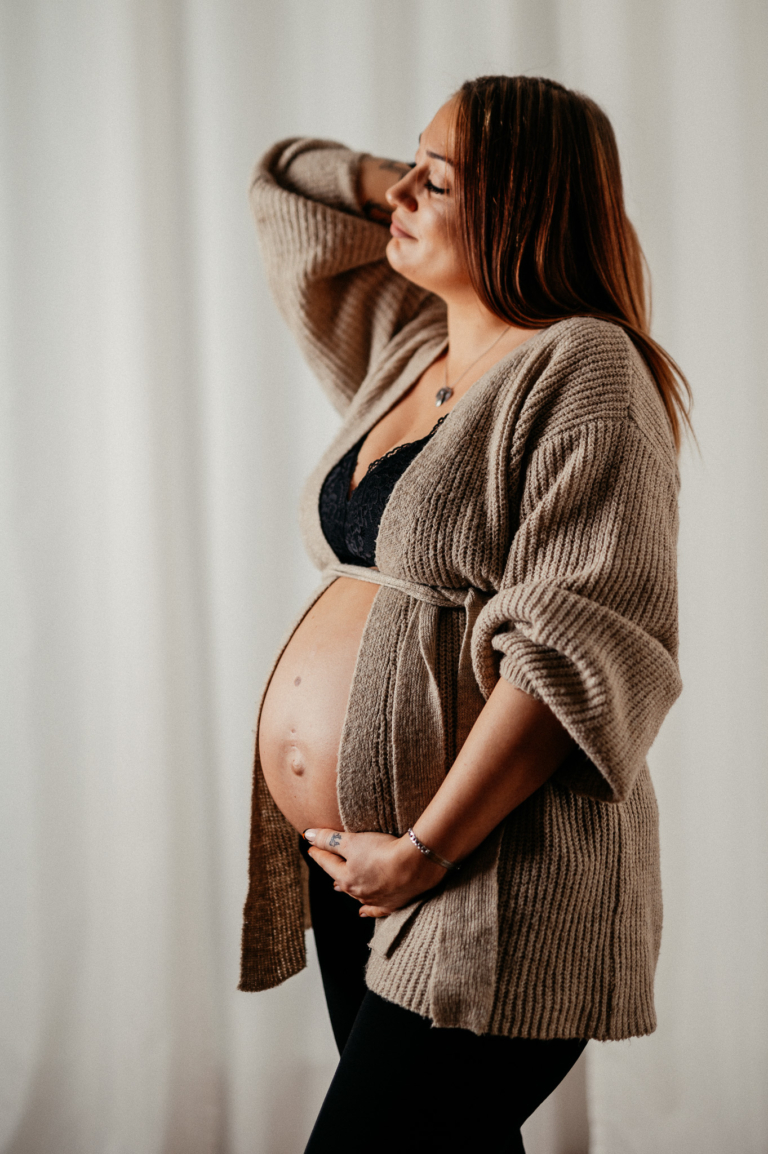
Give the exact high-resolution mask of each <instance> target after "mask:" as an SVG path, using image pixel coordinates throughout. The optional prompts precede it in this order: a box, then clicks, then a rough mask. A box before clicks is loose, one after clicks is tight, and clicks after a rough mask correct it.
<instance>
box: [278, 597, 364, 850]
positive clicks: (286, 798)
mask: <svg viewBox="0 0 768 1154" xmlns="http://www.w3.org/2000/svg"><path fill="white" fill-rule="evenodd" d="M378 591H379V586H378V585H376V584H374V583H372V582H368V581H359V580H357V579H355V578H352V577H338V578H337V579H336V580H335V581H334V582H333V584H332V585H330V586H329V587H328V588H327V589H326V590H325V592H324V593H322V594H321V596H320V597H319V598H318V599H317V601H316V602H315V603H314V605H313V606H312V608H311V609H310V610H309V612H308V613H307V614H306V616H305V617H304V618H303V619H302V621H301V624H300V625H299V627H298V629H296V631H295V633H294V634H293V636H292V637H291V639H290V641H289V642H288V645H287V646H286V648H285V649H284V650H283V653H282V656H281V658H280V661H279V662H278V665H277V668H276V669H275V672H274V673H273V675H272V679H271V681H270V683H269V688H268V690H267V694H266V697H265V698H264V704H263V706H262V710H261V719H260V722H259V760H260V762H261V769H262V773H263V774H264V780H265V781H266V784H267V788H268V790H269V792H270V793H271V795H272V797H273V798H274V801H275V804H276V805H277V807H278V809H280V810H281V812H282V813H283V814H284V815H285V817H286V818H287V819H288V821H289V822H290V823H291V825H293V826H294V828H295V829H297V830H298V831H299V832H300V833H301V832H303V831H304V830H305V829H308V828H310V827H314V828H316V829H343V828H344V827H343V825H342V824H341V815H340V813H339V803H338V799H337V794H336V771H337V764H338V758H339V746H340V743H341V731H342V727H343V725H344V717H345V714H346V710H347V700H348V698H349V691H350V689H351V686H352V677H353V674H354V671H355V662H356V660H357V653H358V650H359V648H360V641H361V639H362V635H363V629H364V627H365V622H366V619H367V617H368V613H369V611H370V608H371V605H372V604H373V599H374V597H375V596H376V594H377V593H378Z"/></svg>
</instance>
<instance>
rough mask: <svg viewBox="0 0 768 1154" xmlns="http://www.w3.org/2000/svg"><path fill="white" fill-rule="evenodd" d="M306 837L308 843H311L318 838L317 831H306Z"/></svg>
mask: <svg viewBox="0 0 768 1154" xmlns="http://www.w3.org/2000/svg"><path fill="white" fill-rule="evenodd" d="M304 837H305V838H306V840H307V841H310V842H312V841H314V840H315V838H316V837H317V830H316V829H305V830H304Z"/></svg>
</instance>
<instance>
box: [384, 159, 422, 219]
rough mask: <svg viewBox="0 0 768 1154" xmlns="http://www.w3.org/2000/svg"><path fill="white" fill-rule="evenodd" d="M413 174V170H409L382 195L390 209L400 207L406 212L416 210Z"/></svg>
mask: <svg viewBox="0 0 768 1154" xmlns="http://www.w3.org/2000/svg"><path fill="white" fill-rule="evenodd" d="M413 173H414V170H413V169H412V168H409V169H408V171H407V172H406V174H405V176H402V177H401V178H400V180H398V181H397V183H396V184H393V185H391V186H390V188H388V189H387V191H386V192H385V193H384V196H385V199H386V201H387V203H388V204H390V205H391V206H392V208H397V207H398V205H402V206H403V208H405V209H407V211H408V212H415V211H416V209H417V208H418V202H417V200H416V197H415V196H414V195H413Z"/></svg>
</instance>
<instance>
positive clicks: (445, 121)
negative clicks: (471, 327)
mask: <svg viewBox="0 0 768 1154" xmlns="http://www.w3.org/2000/svg"><path fill="white" fill-rule="evenodd" d="M452 127H453V101H452V100H449V101H448V102H447V103H446V104H444V105H443V107H442V108H441V109H439V111H438V112H437V114H436V115H435V116H434V117H433V118H432V120H431V121H430V122H429V124H428V125H427V127H426V128H425V129H424V131H423V132H422V134H421V136H420V138H419V148H418V151H417V153H416V164H415V166H414V167H413V168H412V169H410V170H409V172H407V173H406V175H405V176H404V177H403V178H402V180H399V181H398V182H397V184H393V185H392V187H391V188H390V189H389V190H388V191H387V194H386V195H387V200H388V202H389V204H390V205H391V207H392V209H393V213H392V224H391V227H390V232H391V233H392V239H391V240H390V242H389V244H388V245H387V260H388V261H389V263H390V264H391V265H392V268H393V269H395V270H396V271H397V272H399V273H402V275H403V276H404V277H407V278H408V280H410V281H413V282H414V283H415V284H417V285H421V287H422V288H425V289H428V290H429V291H430V292H434V293H437V295H438V296H441V297H443V298H444V299H448V297H451V296H455V295H456V294H457V292H462V293H463V292H465V291H466V290H467V289H468V288H470V281H469V276H468V274H467V269H466V264H465V262H464V260H463V257H462V254H461V252H460V250H459V248H458V246H457V243H456V241H455V240H454V239H453V237H452V235H451V231H450V228H449V225H450V221H451V216H452V213H453V211H454V197H453V165H452V164H451V162H450V155H451V134H452Z"/></svg>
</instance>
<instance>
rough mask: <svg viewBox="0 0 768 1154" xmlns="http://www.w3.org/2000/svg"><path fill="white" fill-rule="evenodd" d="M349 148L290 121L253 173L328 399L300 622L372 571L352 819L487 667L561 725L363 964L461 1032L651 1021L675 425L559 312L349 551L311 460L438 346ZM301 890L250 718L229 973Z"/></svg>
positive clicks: (433, 783)
mask: <svg viewBox="0 0 768 1154" xmlns="http://www.w3.org/2000/svg"><path fill="white" fill-rule="evenodd" d="M361 155H362V154H359V153H355V152H352V151H350V150H349V149H346V148H344V147H343V146H341V145H339V144H336V143H334V142H332V141H320V140H307V139H292V140H287V141H283V142H281V143H279V144H277V145H275V146H274V147H273V148H272V149H271V150H270V151H269V152H268V153H267V154H266V155H265V156H264V158H263V159H262V160H261V162H260V163H259V164H258V166H257V168H256V171H255V175H254V179H253V184H252V188H251V202H252V207H253V212H254V215H255V219H256V225H257V231H258V236H259V240H260V245H261V251H262V255H263V260H264V264H265V267H266V271H267V275H268V279H269V282H270V285H271V288H272V291H273V292H274V295H275V297H276V300H277V302H278V305H279V307H280V309H281V311H282V313H283V315H284V316H285V318H286V320H287V322H288V324H289V326H290V327H291V329H292V331H293V333H294V334H295V336H296V338H297V339H298V342H299V344H300V346H301V348H302V350H303V352H304V354H305V356H306V359H307V360H308V362H309V364H310V366H311V367H312V369H313V370H314V372H315V373H316V375H317V377H318V378H319V380H320V383H321V384H322V386H323V387H324V389H325V391H326V393H327V394H328V395H329V397H330V398H331V400H332V402H333V403H334V405H335V406H336V408H337V409H338V410H339V412H340V413H342V414H343V418H344V419H343V423H342V425H341V428H340V429H339V432H338V435H337V436H336V437H335V439H334V441H333V443H332V444H331V445H330V447H329V448H328V450H327V452H325V453H324V454H323V456H322V458H321V460H320V461H319V463H318V465H317V467H316V468H315V469H314V471H313V472H312V474H311V476H310V477H309V479H308V481H307V484H306V487H305V491H304V496H303V501H302V509H301V523H302V530H303V536H304V540H305V543H306V547H307V549H308V551H309V554H310V556H311V558H312V560H313V561H314V563H315V564H316V566H317V567H318V569H319V570H320V571H321V580H320V584H319V587H318V588H317V590H316V591H315V593H314V594H313V596H312V598H311V599H310V601H309V603H308V604H307V605H306V606H305V607H304V609H303V610H302V612H301V614H300V615H299V618H298V620H297V622H296V623H295V624H294V627H293V628H295V627H296V625H298V623H299V622H300V621H301V619H302V618H303V616H304V614H305V613H306V612H307V610H308V609H309V608H310V606H311V605H312V604H313V603H314V601H315V600H316V599H317V598H318V597H319V596H320V594H321V593H322V592H323V591H324V590H325V589H326V588H327V587H328V585H329V584H330V583H331V582H332V581H333V580H335V579H336V577H337V576H339V575H340V574H346V575H348V576H351V577H356V578H360V579H362V580H366V581H375V582H376V583H377V584H379V585H380V588H379V590H378V592H377V595H376V597H375V599H374V601H373V604H372V607H371V610H370V612H369V615H368V618H367V621H366V624H365V628H364V632H363V636H362V641H361V645H360V650H359V654H358V658H357V663H356V666H355V672H354V676H353V681H352V686H351V690H350V695H349V701H348V704H347V711H346V716H345V721H344V726H343V732H342V737H341V746H340V750H339V760H338V802H339V810H340V813H341V816H342V819H343V823H344V828H345V829H347V830H356V831H359V830H380V831H385V832H388V833H392V834H397V835H401V834H403V833H404V832H405V830H406V829H407V828H408V826H410V825H412V824H415V822H416V819H417V818H418V817H419V815H420V814H421V813H422V812H423V810H424V808H425V807H426V805H427V803H428V802H429V800H430V798H431V797H432V796H433V795H434V794H435V792H436V791H437V789H438V788H439V786H440V783H441V782H442V781H443V779H444V777H445V775H446V773H447V772H448V770H449V769H450V767H451V764H452V763H453V761H454V759H455V757H456V754H457V752H458V750H459V749H460V748H461V746H462V743H463V742H464V740H465V738H466V736H467V734H468V732H469V730H470V728H471V726H472V724H473V723H474V721H475V719H476V718H477V716H478V714H479V712H480V710H481V709H482V707H483V703H484V701H485V700H486V699H487V697H488V695H489V694H490V692H491V690H492V689H493V687H494V685H495V683H496V681H497V680H498V678H499V677H503V678H505V679H506V680H507V681H508V682H510V683H511V684H512V685H515V686H517V687H519V688H520V689H522V690H524V691H525V692H526V693H529V694H532V695H533V696H534V697H536V698H538V699H540V700H541V701H543V702H545V703H546V704H547V706H549V708H550V709H551V710H552V711H553V713H554V714H555V715H556V716H557V718H558V719H559V720H560V721H561V723H562V724H563V726H564V727H565V728H566V730H567V731H568V732H569V733H570V734H571V735H572V737H573V738H574V739H575V742H576V745H577V750H576V752H575V753H574V754H573V755H572V756H571V757H569V758H568V759H567V761H566V762H565V763H564V764H563V765H562V766H561V767H560V768H559V769H558V770H557V771H556V772H555V773H554V774H553V775H552V776H551V777H550V778H549V779H548V780H547V782H546V783H545V784H544V785H542V786H541V787H540V788H539V789H537V790H536V792H535V793H534V794H532V796H530V797H529V798H528V799H527V800H526V801H524V802H523V803H522V804H521V805H519V806H518V807H517V808H516V809H514V810H513V811H512V812H511V813H510V814H509V815H508V816H507V817H506V818H505V819H504V820H503V821H502V822H501V823H500V825H499V826H498V827H497V828H496V829H495V830H494V831H493V832H492V833H491V834H490V835H489V836H488V837H487V838H486V839H485V840H484V841H483V842H482V843H481V845H480V846H479V847H478V848H477V849H476V850H475V851H474V852H473V853H472V854H470V855H469V857H467V858H466V859H465V861H464V863H463V868H462V869H461V870H460V871H458V872H456V873H451V874H449V875H447V877H446V878H445V880H444V881H443V883H441V884H440V885H439V886H438V887H437V888H436V889H435V890H430V891H429V892H428V893H427V894H425V895H422V896H420V897H419V898H417V899H416V900H415V901H413V902H411V903H410V904H409V905H407V906H406V907H405V908H403V909H400V910H397V911H396V912H395V913H393V914H390V915H389V916H388V917H386V918H381V919H378V920H377V921H376V925H375V930H374V935H373V940H372V945H371V951H370V958H369V962H368V965H367V969H366V982H367V985H368V987H369V988H370V989H371V990H373V991H375V992H376V993H377V994H379V995H380V996H381V997H383V998H386V999H388V1000H389V1001H392V1002H394V1003H396V1004H398V1005H400V1006H403V1007H405V1008H407V1009H410V1010H413V1011H415V1012H416V1013H418V1014H420V1015H423V1016H425V1017H428V1018H429V1019H431V1021H432V1022H433V1023H434V1025H436V1026H443V1027H465V1028H467V1029H470V1030H473V1031H474V1032H475V1033H478V1034H482V1033H490V1034H503V1035H510V1036H518V1037H525V1038H572V1037H580V1038H589V1037H591V1038H600V1039H609V1038H616V1039H618V1038H626V1037H630V1036H632V1035H641V1034H647V1033H650V1032H651V1031H652V1030H654V1029H655V1026H656V1016H655V1011H654V1001H653V979H654V971H655V967H656V961H657V957H658V952H659V943H660V936H661V922H662V901H661V884H660V874H659V842H658V811H657V804H656V798H655V794H654V790H653V785H652V783H651V778H650V775H649V772H648V767H647V764H646V761H645V758H646V754H647V752H648V749H649V747H650V745H651V743H652V741H653V740H654V738H655V736H656V733H657V731H658V729H659V726H660V725H661V722H662V720H663V718H664V716H665V714H666V713H667V711H668V710H669V708H670V706H671V704H672V702H673V701H674V700H675V698H676V697H677V695H678V693H679V692H680V688H681V686H680V679H679V674H678V669H677V663H676V653H677V604H676V579H675V566H676V539H677V493H678V483H679V482H678V473H677V467H676V457H675V450H674V445H673V440H672V436H671V433H670V428H669V422H668V420H667V417H666V414H665V410H664V407H663V404H662V401H661V398H660V395H659V392H658V389H657V387H656V385H655V382H654V380H653V378H652V376H651V374H650V373H649V371H648V368H647V367H646V365H645V363H644V361H643V359H642V358H641V356H640V355H639V354H638V352H637V350H636V349H635V347H634V345H633V344H632V342H631V341H630V339H629V338H628V337H627V336H626V334H625V333H624V331H623V330H622V329H621V328H620V327H619V326H618V325H614V324H610V323H607V322H603V321H600V320H596V319H594V318H589V317H573V318H569V319H567V320H564V321H559V322H557V323H555V324H552V325H551V326H549V327H548V328H545V329H543V330H541V331H540V332H538V333H537V334H535V335H534V336H533V337H531V338H529V339H528V340H527V341H526V342H525V343H524V344H522V345H520V346H519V347H518V348H516V349H515V350H514V351H513V352H511V353H509V354H508V355H507V356H505V357H503V358H502V359H501V360H500V361H499V362H498V363H497V364H496V365H495V366H494V367H493V368H492V369H490V370H489V371H488V372H487V373H485V374H484V376H482V377H481V378H480V379H479V380H478V381H477V382H476V383H475V384H473V385H472V387H471V388H470V389H469V390H468V391H467V393H466V394H465V395H464V396H462V397H461V398H460V399H459V401H458V402H457V404H456V405H455V407H454V409H453V411H451V412H450V414H449V415H448V418H447V420H445V421H444V422H443V423H442V424H441V425H440V427H439V428H438V429H437V431H436V432H435V434H434V435H433V437H432V438H431V440H430V441H429V442H428V444H427V445H426V446H425V447H424V448H423V449H422V450H421V452H420V453H419V455H418V456H417V457H416V458H415V460H414V461H413V462H412V463H411V464H410V465H409V467H408V468H407V469H406V471H405V473H404V474H403V476H402V477H401V478H400V479H399V480H398V482H397V484H396V485H395V487H394V490H393V492H392V495H391V497H390V499H389V502H388V504H387V506H386V508H385V510H384V514H383V516H382V519H381V526H380V530H379V535H378V539H377V542H376V569H368V568H361V567H358V566H354V565H352V566H350V565H341V564H340V563H339V561H338V559H337V558H336V557H335V555H334V553H333V552H332V550H331V548H330V546H329V545H328V543H327V541H326V540H325V538H324V536H323V533H322V530H321V527H320V521H319V513H318V497H319V491H320V486H321V484H322V481H323V479H324V477H325V476H326V474H327V472H328V470H329V469H330V468H331V467H332V466H333V465H334V464H335V463H336V462H337V461H338V460H339V459H340V458H341V457H342V456H343V454H344V453H346V452H347V450H348V449H349V448H350V447H351V446H352V445H353V444H354V443H355V442H356V441H357V440H358V439H359V438H360V437H361V436H362V435H363V434H364V433H365V432H366V431H368V430H370V429H371V428H372V427H373V426H374V425H375V424H376V423H377V421H379V420H380V418H381V417H382V416H383V415H384V414H385V413H386V412H387V411H388V410H389V409H390V408H391V407H392V406H393V405H394V404H396V402H397V401H398V400H399V398H400V397H402V396H403V395H404V394H405V393H406V392H407V391H408V389H409V388H410V387H411V386H412V385H413V384H414V382H415V381H416V380H417V379H418V378H419V376H420V375H421V373H422V372H423V371H424V370H425V369H426V368H427V366H428V365H429V364H430V363H431V362H432V361H433V360H434V358H435V357H436V356H437V355H438V354H439V353H440V352H441V351H442V350H443V349H444V348H445V346H446V343H447V329H446V314H445V307H444V305H443V303H442V302H441V301H440V300H438V299H437V298H436V297H435V296H433V295H431V294H429V293H428V292H426V291H424V290H422V289H420V288H418V287H416V286H415V285H413V284H412V283H410V282H408V281H406V280H405V279H404V278H403V277H401V276H400V275H399V274H397V273H396V272H394V271H393V270H392V268H391V267H390V266H389V264H388V263H387V261H386V258H385V255H384V250H385V247H386V244H387V241H388V239H389V234H388V231H387V230H386V229H385V228H383V227H382V226H381V225H379V224H375V223H372V222H370V221H368V220H366V219H365V218H364V217H363V216H362V214H361V212H360V210H359V208H358V206H357V201H356V196H355V180H356V174H357V169H358V165H359V163H360V159H361ZM377 570H378V571H377ZM292 632H293V629H291V630H290V631H289V633H288V637H287V638H286V644H287V640H288V638H289V637H290V636H291V634H292ZM283 648H284V646H283ZM281 653H282V649H281V650H280V652H279V653H278V654H277V656H276V658H275V663H274V665H273V667H272V668H273V670H274V668H275V667H276V665H277V661H278V660H279V658H280V656H281ZM270 677H271V673H270ZM268 684H269V679H268V681H267V685H268ZM265 691H266V689H265ZM262 701H263V697H262ZM302 888H303V887H302V877H301V871H300V855H299V852H298V845H297V835H296V832H295V831H294V830H293V828H292V827H291V826H290V825H289V823H288V822H287V820H286V819H285V818H284V817H283V815H282V814H281V813H280V812H279V810H278V809H277V807H276V806H275V804H274V802H273V800H272V798H271V796H270V795H269V793H268V791H267V789H266V786H265V783H264V779H263V776H262V773H261V769H260V765H259V757H258V736H257V741H256V757H255V767H254V785H253V813H252V833H251V846H250V888H249V893H248V897H247V901H246V905H245V915H244V928H243V951H242V971H241V982H240V988H241V989H243V990H259V989H265V988H268V987H270V986H274V985H276V984H278V983H279V982H282V981H284V980H285V979H286V978H288V977H290V976H291V975H292V974H295V973H296V972H297V971H299V970H300V969H301V968H302V967H303V966H304V965H305V947H304V918H303V905H302Z"/></svg>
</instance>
